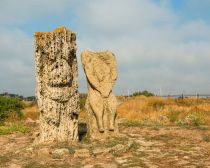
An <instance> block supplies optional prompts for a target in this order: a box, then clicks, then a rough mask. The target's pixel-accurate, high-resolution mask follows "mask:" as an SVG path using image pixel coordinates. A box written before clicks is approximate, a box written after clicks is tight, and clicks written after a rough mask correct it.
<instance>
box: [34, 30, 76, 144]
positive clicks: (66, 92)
mask: <svg viewBox="0 0 210 168" xmlns="http://www.w3.org/2000/svg"><path fill="white" fill-rule="evenodd" d="M34 36H35V64H36V82H37V87H36V98H37V102H38V106H39V110H40V120H39V122H40V133H39V136H38V138H37V142H38V143H42V142H51V141H58V142H72V141H76V140H77V139H78V114H79V94H78V82H77V78H78V69H77V68H78V67H77V59H76V35H75V34H74V33H73V32H71V31H70V30H68V29H67V28H65V27H60V28H57V29H55V30H53V31H51V32H36V33H35V34H34Z"/></svg>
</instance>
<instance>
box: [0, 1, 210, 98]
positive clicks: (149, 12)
mask: <svg viewBox="0 0 210 168" xmlns="http://www.w3.org/2000/svg"><path fill="white" fill-rule="evenodd" d="M193 1H195V0H193ZM160 2H161V3H155V1H153V0H106V1H104V0H89V1H86V0H77V1H67V0H59V1H56V0H45V1H41V0H36V1H28V0H18V1H17V0H14V1H11V0H3V1H1V2H0V24H1V25H2V26H1V30H0V71H1V73H0V80H1V84H0V91H1V90H7V91H10V90H11V91H13V92H18V93H23V94H25V95H30V94H33V93H34V62H33V60H34V59H33V57H34V54H33V37H32V35H31V36H28V35H27V34H26V32H24V30H25V29H22V28H21V26H23V25H24V26H26V27H27V23H28V22H32V21H33V20H34V21H35V23H37V24H38V23H39V22H38V21H37V20H42V21H45V20H47V19H48V18H49V17H57V18H58V19H57V22H58V23H60V22H59V18H60V19H63V18H65V17H66V23H68V20H69V25H72V24H76V33H77V37H78V41H77V44H78V45H77V46H78V54H77V56H78V63H79V67H80V68H79V86H80V90H81V91H82V92H84V91H86V89H85V88H86V79H85V76H84V73H83V70H82V67H81V63H80V55H79V54H80V52H81V51H82V50H84V49H91V50H106V49H109V50H111V51H113V52H114V53H115V55H116V57H117V61H118V69H119V79H118V82H117V84H116V86H115V90H116V92H117V93H125V92H127V90H128V89H129V90H132V91H135V90H142V89H149V90H152V91H155V92H156V91H157V90H158V89H159V88H160V87H161V88H162V90H163V92H164V93H165V94H167V93H173V92H182V91H183V90H184V91H186V92H210V78H209V76H208V74H209V72H210V67H209V66H208V63H209V62H210V57H209V55H210V49H209V46H210V32H209V30H210V25H209V23H207V22H206V21H205V20H201V19H199V20H196V19H194V20H193V19H190V20H189V21H187V20H186V21H184V22H183V20H182V18H181V16H180V15H179V14H177V13H176V12H175V11H174V10H173V9H171V5H170V1H169V0H164V1H160ZM200 3H201V2H200ZM72 13H73V15H71V14H72ZM72 17H74V21H75V23H71V18H72ZM43 23H44V22H43ZM58 26H59V25H58ZM69 28H70V29H71V27H69ZM31 34H32V32H31ZM2 72H3V73H2Z"/></svg>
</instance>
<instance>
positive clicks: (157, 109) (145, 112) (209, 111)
mask: <svg viewBox="0 0 210 168" xmlns="http://www.w3.org/2000/svg"><path fill="white" fill-rule="evenodd" d="M120 102H121V104H120V105H119V106H118V108H117V112H118V116H119V118H126V119H130V120H151V121H159V120H162V119H165V118H167V119H168V121H169V122H170V123H175V122H178V121H182V120H185V119H186V118H187V117H188V118H189V119H194V120H199V121H195V122H202V123H203V124H207V125H210V99H196V98H186V99H172V98H167V99H165V98H160V97H144V96H139V97H130V98H121V99H120ZM24 104H25V109H24V115H25V118H31V119H33V120H37V119H38V118H39V110H38V106H37V104H33V103H30V102H25V103H24ZM79 117H80V118H81V119H84V118H85V117H86V113H85V111H84V109H82V111H81V113H80V116H79Z"/></svg>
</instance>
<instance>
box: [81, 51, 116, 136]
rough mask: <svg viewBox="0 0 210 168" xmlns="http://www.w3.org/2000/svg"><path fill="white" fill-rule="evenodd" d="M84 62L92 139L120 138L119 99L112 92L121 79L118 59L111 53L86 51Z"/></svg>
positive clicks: (82, 55)
mask: <svg viewBox="0 0 210 168" xmlns="http://www.w3.org/2000/svg"><path fill="white" fill-rule="evenodd" d="M81 60H82V64H83V68H84V71H85V74H86V78H87V83H88V96H87V100H86V105H85V107H86V111H87V114H88V131H89V135H90V138H92V139H101V138H106V137H110V136H113V135H116V133H117V132H118V126H117V122H116V107H117V99H116V97H115V96H114V94H113V93H112V87H113V85H114V84H115V82H116V79H117V65H116V60H115V56H114V54H113V53H112V52H110V51H105V52H91V51H83V52H82V53H81Z"/></svg>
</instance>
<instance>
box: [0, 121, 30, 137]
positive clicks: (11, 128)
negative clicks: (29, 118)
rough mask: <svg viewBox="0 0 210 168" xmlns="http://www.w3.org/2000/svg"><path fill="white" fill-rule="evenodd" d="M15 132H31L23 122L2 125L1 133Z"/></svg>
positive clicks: (0, 127)
mask: <svg viewBox="0 0 210 168" xmlns="http://www.w3.org/2000/svg"><path fill="white" fill-rule="evenodd" d="M15 132H21V133H27V132H29V127H27V126H26V125H25V124H23V123H21V122H20V123H10V124H7V125H4V126H0V135H7V134H12V133H15Z"/></svg>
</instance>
